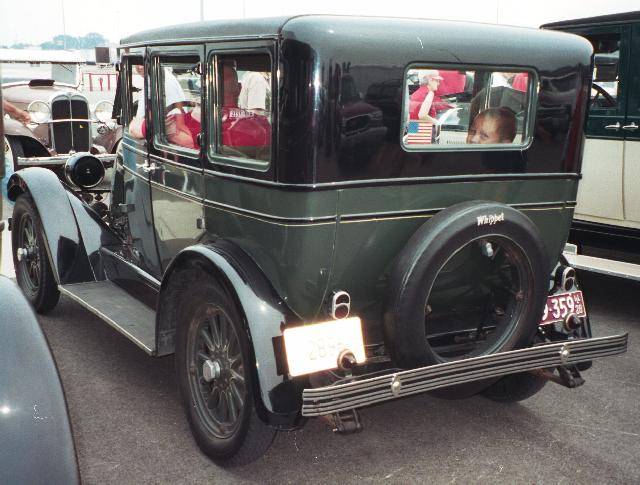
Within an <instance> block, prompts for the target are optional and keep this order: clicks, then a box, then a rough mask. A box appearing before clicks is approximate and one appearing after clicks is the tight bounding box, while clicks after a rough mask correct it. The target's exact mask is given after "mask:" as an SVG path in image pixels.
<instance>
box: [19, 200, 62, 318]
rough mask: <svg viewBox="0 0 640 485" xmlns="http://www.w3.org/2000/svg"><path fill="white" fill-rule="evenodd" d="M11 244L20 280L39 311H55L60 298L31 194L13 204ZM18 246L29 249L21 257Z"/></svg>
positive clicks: (28, 297)
mask: <svg viewBox="0 0 640 485" xmlns="http://www.w3.org/2000/svg"><path fill="white" fill-rule="evenodd" d="M11 224H12V229H11V244H12V253H13V265H14V268H15V271H16V279H17V280H18V285H20V288H21V289H22V292H23V293H24V294H25V296H26V297H27V300H29V303H31V305H32V306H33V308H34V309H35V311H36V312H38V313H47V312H49V311H51V310H52V309H53V308H54V307H55V306H56V305H57V304H58V300H59V299H60V292H59V291H58V284H57V283H56V280H55V277H54V276H53V271H52V269H51V264H50V262H49V257H48V255H47V250H46V246H45V244H46V241H45V237H44V231H43V229H42V221H41V220H40V216H39V214H38V210H37V208H36V206H35V204H34V202H33V199H32V198H31V196H30V195H29V194H22V195H20V196H19V197H18V199H17V200H16V203H15V206H14V207H13V218H12V223H11ZM18 249H22V250H25V249H26V251H27V253H28V254H26V255H22V257H21V258H20V260H18Z"/></svg>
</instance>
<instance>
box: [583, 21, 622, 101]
mask: <svg viewBox="0 0 640 485" xmlns="http://www.w3.org/2000/svg"><path fill="white" fill-rule="evenodd" d="M585 37H586V38H587V39H588V40H589V41H590V42H591V44H592V45H593V52H594V66H593V83H592V85H591V103H590V106H591V109H596V110H597V109H610V108H616V107H617V106H618V94H619V93H618V90H619V87H620V85H619V81H620V79H619V70H620V33H619V32H608V33H603V34H591V35H586V36H585Z"/></svg>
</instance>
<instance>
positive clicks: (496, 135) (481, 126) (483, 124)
mask: <svg viewBox="0 0 640 485" xmlns="http://www.w3.org/2000/svg"><path fill="white" fill-rule="evenodd" d="M467 143H470V144H480V145H488V144H493V143H508V141H504V140H502V139H501V136H500V123H499V122H498V120H497V119H495V118H491V117H486V116H483V115H480V116H476V119H475V120H473V124H472V125H471V128H469V132H468V133H467Z"/></svg>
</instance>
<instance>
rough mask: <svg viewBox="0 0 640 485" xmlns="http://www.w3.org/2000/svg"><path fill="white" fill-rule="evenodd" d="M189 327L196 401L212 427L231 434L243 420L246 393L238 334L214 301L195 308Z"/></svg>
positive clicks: (215, 432)
mask: <svg viewBox="0 0 640 485" xmlns="http://www.w3.org/2000/svg"><path fill="white" fill-rule="evenodd" d="M190 327H191V329H192V332H190V338H189V341H188V349H187V354H188V355H187V357H188V358H187V362H186V363H187V365H188V367H189V369H188V371H189V375H190V376H191V378H190V389H191V393H192V398H193V401H194V402H195V403H197V404H198V405H197V409H198V413H199V414H200V418H201V419H202V422H203V423H204V424H205V425H206V426H207V428H208V429H209V431H210V432H211V433H212V434H213V435H214V436H216V437H217V438H220V439H224V438H228V437H230V436H232V435H233V434H234V433H235V432H236V430H237V428H238V426H239V424H240V419H239V417H240V416H241V414H242V410H243V408H244V406H245V400H246V394H247V393H246V388H245V373H244V363H243V361H242V354H241V352H240V343H239V338H238V335H237V333H236V330H235V328H234V325H233V323H232V322H231V317H230V316H229V315H228V314H227V313H225V311H224V310H223V309H222V308H220V307H219V306H216V305H214V304H211V303H207V304H204V305H203V306H202V307H201V308H199V309H198V310H197V311H196V312H195V314H194V315H193V319H192V321H191V325H190Z"/></svg>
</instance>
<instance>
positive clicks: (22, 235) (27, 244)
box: [16, 213, 40, 294]
mask: <svg viewBox="0 0 640 485" xmlns="http://www.w3.org/2000/svg"><path fill="white" fill-rule="evenodd" d="M18 231H19V232H18V234H19V241H18V243H19V244H18V248H17V249H16V259H17V260H18V262H19V263H20V264H19V268H18V270H19V272H20V275H21V280H22V284H23V285H24V288H23V289H25V290H27V291H29V292H30V293H31V294H35V293H36V292H37V291H38V288H39V286H40V257H39V255H38V239H37V237H36V232H35V227H34V224H33V219H32V218H31V216H30V215H29V214H28V213H27V214H24V215H23V216H22V218H21V219H20V227H19V228H18Z"/></svg>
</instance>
